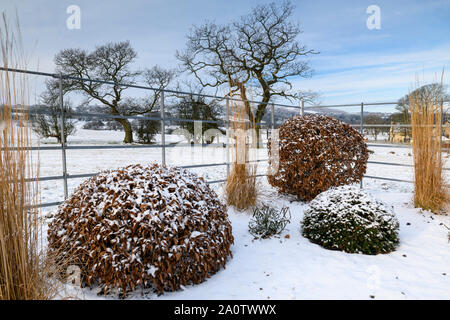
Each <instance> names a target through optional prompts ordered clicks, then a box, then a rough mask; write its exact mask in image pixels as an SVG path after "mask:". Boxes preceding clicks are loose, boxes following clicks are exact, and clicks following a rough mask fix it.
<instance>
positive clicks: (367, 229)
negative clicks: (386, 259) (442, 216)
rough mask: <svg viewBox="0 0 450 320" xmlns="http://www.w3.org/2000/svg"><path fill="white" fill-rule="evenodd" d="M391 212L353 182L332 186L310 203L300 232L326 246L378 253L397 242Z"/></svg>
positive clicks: (372, 253)
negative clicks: (352, 184)
mask: <svg viewBox="0 0 450 320" xmlns="http://www.w3.org/2000/svg"><path fill="white" fill-rule="evenodd" d="M398 229H399V223H398V221H397V218H396V217H395V215H394V213H393V212H392V211H391V209H390V208H388V207H387V206H386V205H384V204H383V203H381V202H379V201H377V200H376V199H374V198H373V197H371V196H370V195H368V194H367V193H365V192H363V191H362V190H360V189H359V188H358V187H355V186H341V187H338V188H331V189H330V190H328V191H325V192H323V193H321V194H320V195H318V196H317V197H316V198H315V199H314V200H313V201H311V202H310V203H309V208H308V209H306V211H305V214H304V217H303V220H302V234H303V236H305V237H306V238H308V239H309V240H310V241H311V242H313V243H316V244H319V245H321V246H322V247H324V248H326V249H332V250H340V251H345V252H348V253H363V254H371V255H374V254H379V253H388V252H391V251H394V250H395V248H396V246H397V245H398V243H399V238H398Z"/></svg>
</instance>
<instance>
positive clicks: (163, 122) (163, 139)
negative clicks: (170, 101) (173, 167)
mask: <svg viewBox="0 0 450 320" xmlns="http://www.w3.org/2000/svg"><path fill="white" fill-rule="evenodd" d="M161 146H162V147H161V149H162V150H161V152H162V154H161V163H162V165H163V166H165V165H166V117H165V107H164V91H161Z"/></svg>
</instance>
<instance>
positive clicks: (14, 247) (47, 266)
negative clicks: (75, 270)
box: [0, 14, 58, 300]
mask: <svg viewBox="0 0 450 320" xmlns="http://www.w3.org/2000/svg"><path fill="white" fill-rule="evenodd" d="M0 47H1V54H2V60H1V63H0V65H1V66H2V67H3V68H5V69H6V71H5V70H2V71H0V299H2V300H38V299H39V300H44V299H51V298H53V297H54V296H55V294H56V293H57V290H58V284H57V282H56V281H54V280H55V279H53V278H52V276H53V275H55V272H56V271H57V268H58V264H54V263H53V260H52V259H51V256H50V255H47V254H46V251H45V248H44V245H43V241H42V223H41V220H40V218H39V210H38V209H37V208H36V207H37V206H38V205H39V184H38V176H39V165H38V163H39V162H38V161H37V163H35V162H33V160H34V159H33V157H32V152H31V129H30V116H29V112H28V110H27V108H26V107H25V106H27V105H28V104H29V94H28V80H27V78H26V76H25V75H23V74H19V73H15V72H11V71H9V70H8V69H14V68H17V69H25V68H26V63H25V62H26V59H25V57H24V55H23V52H22V51H21V48H22V46H21V38H20V28H19V24H18V23H17V25H16V26H15V29H14V28H13V29H9V28H8V23H7V18H6V15H5V14H3V21H2V23H1V25H0ZM29 179H33V181H28V180H29Z"/></svg>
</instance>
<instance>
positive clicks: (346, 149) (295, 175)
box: [268, 115, 369, 201]
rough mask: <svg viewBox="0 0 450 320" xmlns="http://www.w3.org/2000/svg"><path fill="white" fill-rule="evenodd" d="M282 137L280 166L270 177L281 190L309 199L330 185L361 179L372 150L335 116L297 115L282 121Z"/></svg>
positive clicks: (280, 141) (355, 132) (358, 135)
mask: <svg viewBox="0 0 450 320" xmlns="http://www.w3.org/2000/svg"><path fill="white" fill-rule="evenodd" d="M279 138H280V140H279V151H278V153H279V161H278V164H279V168H278V171H277V172H276V173H275V174H273V175H269V176H268V180H269V183H270V184H271V185H272V186H274V187H276V188H278V191H279V192H282V193H289V194H293V195H296V196H297V197H298V198H300V199H302V200H307V201H309V200H312V199H314V197H315V196H317V195H318V194H319V193H321V192H323V191H325V190H327V189H328V188H330V187H333V186H334V187H337V186H341V185H344V184H350V183H354V182H357V181H360V180H361V179H362V177H363V175H364V173H365V172H366V165H367V159H368V157H369V153H368V150H367V145H366V143H365V142H364V138H363V136H362V135H361V134H360V133H359V132H358V131H356V130H355V129H353V128H352V127H351V126H350V125H348V124H345V123H343V122H341V121H339V120H337V119H335V118H332V117H328V116H324V115H305V116H296V117H294V118H291V119H289V120H287V121H286V122H285V123H283V125H282V126H281V127H280V129H279ZM271 143H272V141H269V144H268V148H269V163H270V164H272V163H271V162H272V161H274V159H272V155H271Z"/></svg>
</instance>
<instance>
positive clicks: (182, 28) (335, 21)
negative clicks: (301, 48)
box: [0, 0, 450, 104]
mask: <svg viewBox="0 0 450 320" xmlns="http://www.w3.org/2000/svg"><path fill="white" fill-rule="evenodd" d="M0 3H1V5H0V9H1V11H5V12H6V13H7V15H8V16H10V17H12V16H13V15H14V12H15V9H17V11H18V13H19V19H20V23H21V27H22V34H23V39H24V45H25V49H26V51H27V52H28V54H29V56H30V62H29V66H30V68H32V69H37V68H38V69H39V70H40V71H50V72H51V71H53V69H54V65H53V57H54V55H55V53H56V52H58V51H59V50H61V49H64V48H69V47H79V48H85V49H92V48H94V47H95V45H99V44H104V43H106V42H109V41H120V40H130V41H131V43H132V45H133V46H134V48H135V49H136V50H137V52H138V60H137V62H136V64H137V67H147V66H152V65H155V64H159V65H162V66H165V67H175V66H176V65H177V63H178V62H177V60H176V59H175V51H176V50H177V49H183V47H184V45H185V36H186V34H187V32H188V30H189V28H190V27H191V26H192V24H196V23H197V24H198V23H201V22H203V21H204V20H206V19H208V20H210V21H215V22H217V23H225V22H228V21H230V20H233V19H235V18H237V17H239V16H241V15H244V14H246V13H247V12H249V11H250V9H251V7H253V6H254V5H256V4H258V3H261V1H249V0H239V1H236V0H227V1H218V0H207V1H205V0H189V1H187V0H184V1H182V0H177V1H175V0H164V1H163V0H151V1H136V0H125V1H117V0H109V1H76V0H71V1H66V0H52V1H50V0H39V1H36V0H34V1H33V0H13V1H11V0H0ZM293 3H294V5H295V6H296V8H295V10H294V14H293V17H292V19H293V20H294V21H298V22H299V23H300V25H301V27H302V29H303V34H302V35H301V36H300V37H299V40H300V41H301V42H303V43H305V44H306V45H307V46H308V47H309V48H312V49H315V50H317V51H320V54H319V55H314V56H311V57H310V58H309V60H310V63H311V66H312V67H313V69H314V70H315V72H314V75H313V77H312V78H310V79H295V78H294V79H292V83H293V85H294V88H296V89H299V90H300V89H311V90H314V91H318V92H319V93H320V100H321V102H322V103H324V104H340V103H358V102H361V101H366V102H367V101H371V102H374V101H392V100H397V99H398V98H399V97H401V96H402V95H404V94H406V93H408V90H409V89H410V88H411V87H412V86H413V85H414V82H415V79H416V76H417V75H419V77H420V79H421V80H422V82H430V81H432V80H433V79H434V78H435V77H436V75H437V74H438V73H440V72H441V71H442V68H444V67H445V69H446V73H445V82H446V83H447V84H448V83H450V81H449V79H450V76H449V73H450V0H427V1H423V0H421V1H413V0H409V1H406V0H396V1H392V0H391V1H380V0H370V1H363V0H360V1H342V0H340V1H332V0H327V1H325V0H315V1H293ZM73 4H75V5H78V6H79V7H80V8H81V29H79V30H69V29H67V27H66V19H67V18H68V16H69V15H68V14H67V13H66V9H67V7H68V6H69V5H73ZM369 5H377V6H379V7H380V9H381V29H380V30H369V29H368V28H367V26H366V20H367V18H368V17H369V14H367V13H366V9H367V7H368V6H369Z"/></svg>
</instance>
